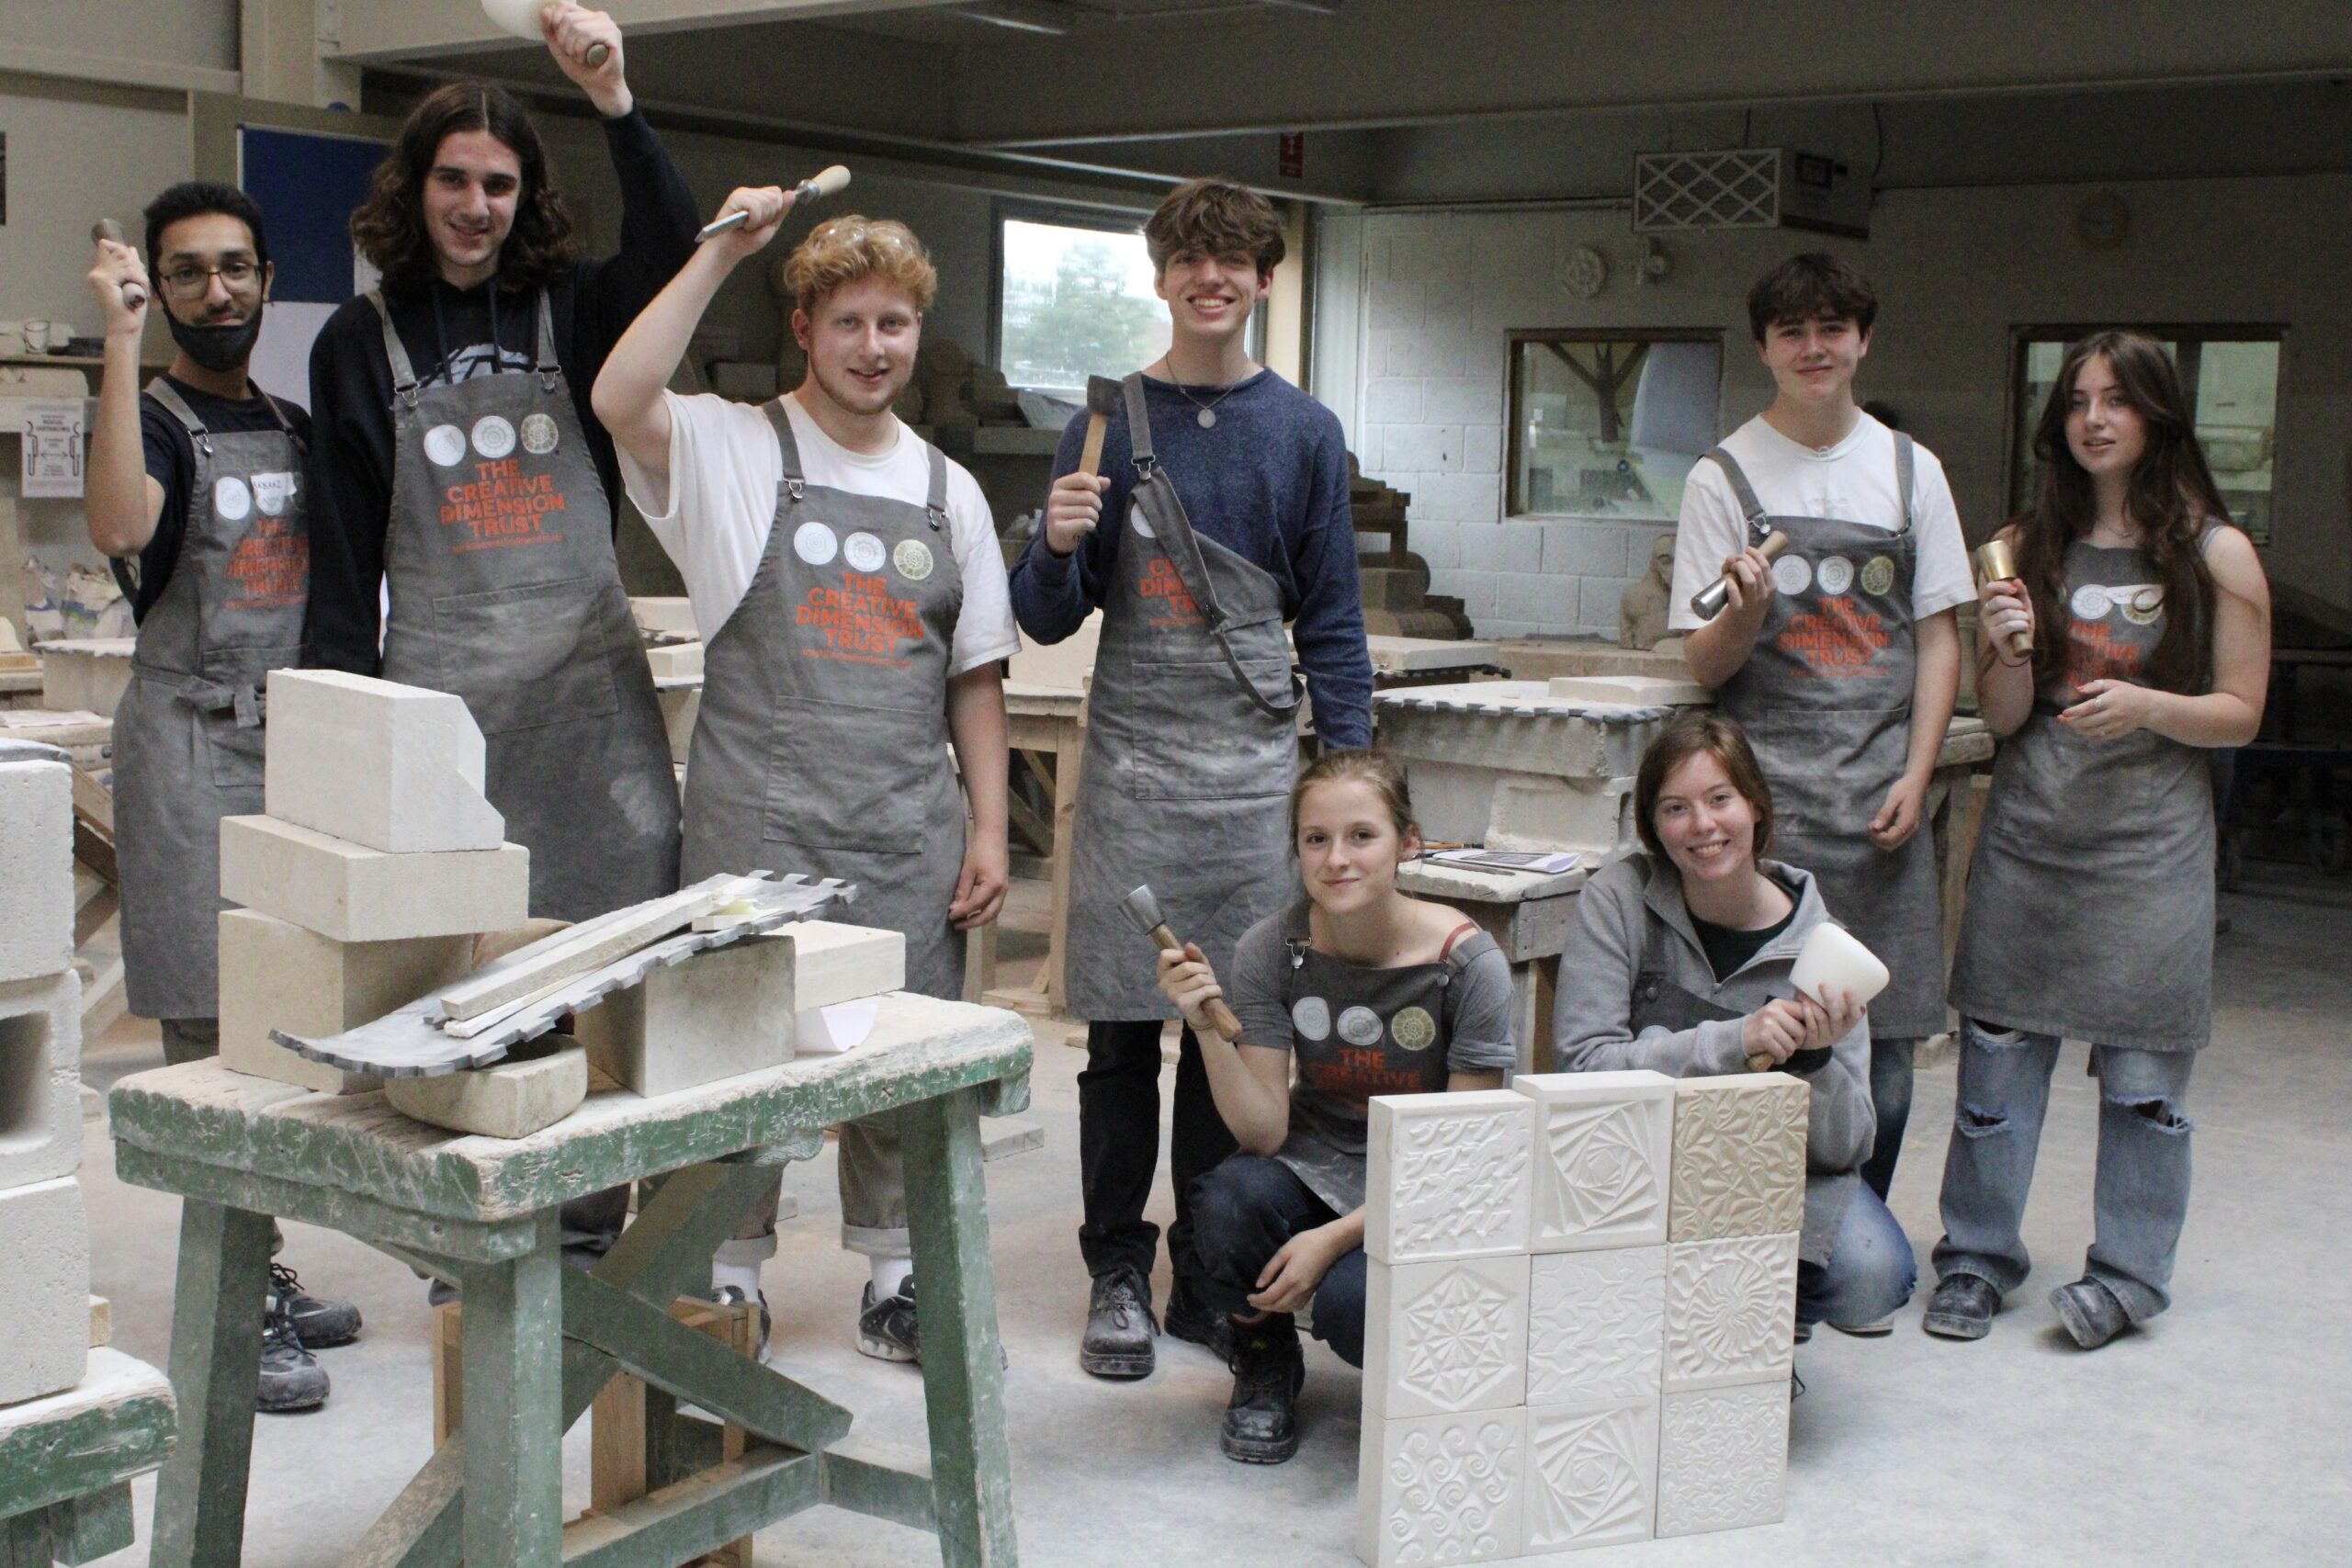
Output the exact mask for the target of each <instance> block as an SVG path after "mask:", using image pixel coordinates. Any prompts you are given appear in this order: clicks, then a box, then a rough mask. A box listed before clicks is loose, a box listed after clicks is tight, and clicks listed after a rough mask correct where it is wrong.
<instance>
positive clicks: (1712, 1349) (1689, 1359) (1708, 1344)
mask: <svg viewBox="0 0 2352 1568" xmlns="http://www.w3.org/2000/svg"><path fill="white" fill-rule="evenodd" d="M1667 1252H1668V1258H1667V1266H1666V1338H1665V1358H1666V1365H1665V1386H1666V1388H1667V1391H1668V1393H1679V1392H1682V1391H1684V1390H1687V1389H1694V1388H1719V1387H1722V1386H1724V1385H1725V1384H1728V1383H1741V1382H1758V1381H1760V1380H1765V1379H1773V1378H1778V1379H1781V1380H1783V1381H1785V1380H1786V1379H1787V1377H1788V1375H1789V1362H1790V1358H1791V1356H1792V1354H1793V1352H1794V1345H1795V1328H1796V1309H1797V1238H1796V1235H1795V1233H1793V1232H1792V1233H1790V1234H1788V1235H1747V1236H1730V1237H1726V1238H1724V1239H1723V1240H1720V1241H1682V1242H1676V1243H1675V1244H1674V1245H1673V1246H1671V1247H1668V1249H1667Z"/></svg>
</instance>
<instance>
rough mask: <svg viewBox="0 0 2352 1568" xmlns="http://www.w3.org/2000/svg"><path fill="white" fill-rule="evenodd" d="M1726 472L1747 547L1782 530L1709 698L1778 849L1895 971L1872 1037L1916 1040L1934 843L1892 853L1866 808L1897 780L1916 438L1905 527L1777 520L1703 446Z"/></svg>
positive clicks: (1939, 974) (1908, 463)
mask: <svg viewBox="0 0 2352 1568" xmlns="http://www.w3.org/2000/svg"><path fill="white" fill-rule="evenodd" d="M1707 456H1708V457H1712V458H1713V459H1714V461H1715V462H1716V463H1717V464H1718V465H1719V466H1720V467H1721V468H1723V470H1724V474H1725V475H1726V476H1727V477H1728V478H1729V479H1730V480H1731V485H1732V490H1733V491H1734V492H1735V493H1736V494H1737V495H1738V497H1739V505H1740V510H1741V511H1742V512H1743V513H1746V514H1747V528H1748V542H1749V543H1751V544H1754V543H1758V542H1760V541H1761V540H1762V539H1763V538H1764V536H1766V535H1767V534H1770V532H1771V531H1772V530H1773V529H1775V528H1778V529H1780V530H1781V532H1783V533H1785V534H1786V535H1788V536H1789V541H1790V543H1789V547H1788V549H1787V551H1786V552H1784V553H1783V554H1782V555H1781V557H1780V558H1778V559H1776V560H1775V561H1774V562H1773V563H1772V577H1773V581H1774V584H1775V592H1773V594H1772V602H1771V604H1770V607H1769V608H1768V609H1767V610H1766V611H1765V615H1764V625H1763V626H1762V628H1761V629H1760V630H1759V631H1758V633H1757V635H1756V646H1755V649H1753V650H1752V651H1751V652H1750V653H1749V654H1748V656H1747V663H1745V664H1743V665H1741V666H1740V668H1739V671H1738V672H1737V673H1736V674H1735V675H1733V676H1732V678H1731V679H1730V680H1729V681H1726V682H1724V684H1723V687H1722V688H1721V690H1719V691H1718V692H1717V693H1716V701H1717V703H1718V704H1719V705H1721V706H1722V708H1723V711H1724V712H1725V713H1727V714H1729V715H1730V716H1732V717H1734V718H1736V719H1737V720H1738V721H1739V722H1740V725H1741V726H1742V727H1743V728H1745V729H1746V730H1747V738H1748V740H1749V741H1750V743H1751V744H1753V745H1754V747H1755V748H1756V758H1757V761H1758V762H1760V763H1761V764H1762V765H1763V769H1764V777H1765V780H1766V782H1768V783H1769V784H1770V785H1771V786H1772V813H1773V825H1772V839H1773V848H1772V854H1773V856H1774V857H1775V858H1776V859H1779V860H1781V861H1783V862H1785V863H1788V864H1790V865H1794V866H1801V867H1803V868H1804V870H1806V871H1809V872H1811V873H1813V874H1814V875H1815V877H1816V878H1818V879H1819V881H1820V884H1821V894H1822V899H1823V902H1825V903H1826V904H1827V905H1828V907H1829V912H1830V913H1831V914H1833V915H1835V916H1837V917H1838V923H1839V924H1841V925H1843V926H1844V927H1846V929H1847V930H1849V931H1852V932H1853V933H1854V934H1855V935H1856V936H1858V937H1860V939H1861V940H1862V942H1864V943H1865V944H1867V945H1868V946H1869V948H1870V950H1871V952H1872V953H1877V954H1878V955H1879V957H1880V958H1881V959H1882V960H1883V961H1884V963H1885V964H1886V966H1887V968H1888V969H1889V970H1890V971H1892V972H1893V976H1894V978H1893V979H1892V980H1891V981H1890V982H1889V983H1888V985H1887V987H1886V989H1885V991H1884V992H1883V993H1882V994H1881V995H1880V996H1879V998H1878V999H1877V1000H1876V1001H1874V1002H1872V1003H1871V1037H1872V1038H1874V1039H1878V1040H1917V1039H1922V1038H1924V1037H1926V1036H1928V1035H1930V1034H1937V1033H1940V1032H1942V1030H1943V1027H1944V1005H1943V987H1942V985H1941V981H1942V978H1943V932H1942V924H1941V920H1942V911H1941V905H1940V904H1939V901H1938V892H1937V884H1936V855H1935V842H1934V837H1933V835H1931V834H1930V833H1929V832H1928V830H1927V824H1926V823H1925V822H1922V823H1921V824H1920V825H1919V830H1918V831H1917V832H1916V833H1914V834H1912V835H1911V837H1910V839H1909V840H1907V841H1906V842H1905V844H1904V845H1903V847H1902V848H1900V849H1898V850H1895V851H1894V852H1893V853H1889V852H1886V851H1884V850H1882V849H1880V848H1879V847H1878V846H1877V845H1875V844H1873V843H1871V840H1870V824H1871V818H1873V817H1875V816H1877V815H1878V810H1879V807H1881V806H1883V804H1885V800H1886V792H1887V791H1888V790H1889V789H1890V788H1892V787H1893V786H1894V782H1895V781H1896V780H1897V779H1899V778H1901V777H1902V776H1903V770H1904V767H1905V763H1906V762H1907V761H1909V757H1910V749H1911V690H1912V682H1913V675H1914V672H1915V671H1916V669H1917V649H1916V647H1915V645H1914V640H1913V635H1912V620H1911V571H1912V564H1913V562H1914V560H1915V559H1916V558H1917V553H1918V541H1917V538H1916V537H1915V536H1913V534H1912V532H1911V470H1912V446H1911V438H1910V437H1909V436H1907V435H1905V434H1903V433H1902V432H1900V431H1897V432H1895V434H1894V476H1895V489H1896V491H1897V492H1898V493H1899V494H1900V495H1901V496H1902V498H1903V522H1902V526H1901V527H1900V528H1898V529H1897V530H1896V531H1894V533H1891V534H1890V533H1888V532H1887V531H1886V530H1885V529H1883V528H1873V527H1871V526H1870V525H1867V524H1862V523H1856V522H1850V521H1848V520H1845V519H1842V518H1823V517H1792V516H1772V515H1770V514H1768V513H1766V512H1765V510H1764V505H1763V502H1760V501H1758V499H1757V497H1756V491H1755V489H1754V487H1752V486H1751V485H1749V483H1748V482H1747V475H1746V474H1745V473H1743V472H1741V471H1740V467H1739V464H1738V462H1737V461H1736V460H1735V459H1734V458H1733V457H1732V455H1731V454H1730V453H1729V452H1726V451H1724V449H1723V448H1722V447H1720V446H1719V447H1717V448H1715V450H1713V452H1710V453H1708V454H1707Z"/></svg>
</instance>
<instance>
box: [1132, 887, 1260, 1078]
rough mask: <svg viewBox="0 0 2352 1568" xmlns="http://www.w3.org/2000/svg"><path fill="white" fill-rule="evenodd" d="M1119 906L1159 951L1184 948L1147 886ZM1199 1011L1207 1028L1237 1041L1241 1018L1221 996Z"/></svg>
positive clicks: (1181, 949) (1139, 888) (1211, 1000)
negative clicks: (1207, 1016)
mask: <svg viewBox="0 0 2352 1568" xmlns="http://www.w3.org/2000/svg"><path fill="white" fill-rule="evenodd" d="M1119 908H1121V909H1123V910H1125V912H1126V917H1127V919H1130V920H1132V921H1133V922H1135V928H1136V930H1137V931H1141V932H1143V934H1144V935H1146V936H1148V937H1149V938H1150V939H1151V940H1152V941H1153V942H1157V943H1159V946H1160V948H1161V949H1162V950H1163V951H1166V950H1173V951H1175V952H1177V953H1182V952H1183V951H1184V944H1183V942H1181V941H1179V940H1177V936H1176V933H1175V932H1174V931H1170V930H1169V929H1168V922H1167V921H1166V920H1163V919H1160V918H1159V899H1158V898H1156V897H1152V892H1151V888H1150V886H1149V885H1148V884H1147V885H1146V886H1142V887H1138V888H1136V890H1135V891H1134V892H1132V893H1130V894H1128V895H1127V896H1126V897H1125V898H1124V899H1121V900H1120V902H1119ZM1201 1010H1202V1011H1203V1012H1204V1013H1206V1014H1208V1015H1209V1027H1210V1028H1211V1029H1214V1030H1216V1032H1218V1033H1219V1034H1222V1035H1224V1036H1225V1037H1226V1038H1227V1040H1230V1041H1232V1042H1233V1043H1235V1044H1237V1045H1238V1044H1239V1043H1241V1021H1240V1020H1239V1019H1238V1018H1236V1017H1234V1016H1233V1010H1232V1009H1231V1008H1229V1007H1227V1006H1226V1005H1225V998H1222V997H1211V998H1209V999H1208V1001H1207V1003H1206V1004H1205V1005H1204V1006H1203V1007H1202V1009H1201Z"/></svg>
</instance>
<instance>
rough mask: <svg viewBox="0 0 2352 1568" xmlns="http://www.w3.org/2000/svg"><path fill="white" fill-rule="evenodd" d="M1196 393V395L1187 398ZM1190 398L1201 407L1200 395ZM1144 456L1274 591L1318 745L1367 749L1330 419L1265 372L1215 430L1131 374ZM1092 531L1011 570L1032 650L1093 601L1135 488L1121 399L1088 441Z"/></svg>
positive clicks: (1079, 422) (1082, 431) (1190, 407)
mask: <svg viewBox="0 0 2352 1568" xmlns="http://www.w3.org/2000/svg"><path fill="white" fill-rule="evenodd" d="M1195 391H1196V393H1197V392H1198V389H1195ZM1198 395H1200V398H1201V401H1202V402H1204V403H1205V402H1208V401H1210V400H1212V399H1213V398H1214V396H1215V394H1214V393H1204V394H1198ZM1144 398H1145V402H1146V406H1147V407H1148V409H1149V410H1150V412H1151V434H1152V446H1153V448H1154V457H1156V458H1157V460H1158V462H1159V466H1160V467H1161V468H1165V469H1167V470H1168V477H1169V478H1170V479H1172V480H1173V481H1174V482H1175V485H1176V493H1177V495H1178V497H1179V498H1180V499H1182V502H1183V503H1184V514H1185V515H1186V516H1187V517H1189V518H1191V519H1192V521H1193V532H1195V533H1197V534H1199V535H1200V536H1202V537H1203V538H1206V539H1214V540H1216V542H1217V543H1218V544H1220V545H1222V546H1224V547H1226V548H1227V549H1228V550H1231V551H1232V552H1233V553H1234V554H1235V555H1238V556H1239V557H1240V558H1242V559H1244V560H1247V561H1250V562H1251V563H1252V564H1254V565H1256V566H1258V567H1260V568H1261V569H1262V570H1265V571H1267V572H1269V573H1271V574H1272V577H1273V579H1274V581H1277V582H1279V583H1280V584H1281V585H1282V592H1283V619H1284V620H1287V621H1289V622H1291V623H1292V625H1291V636H1292V639H1293V640H1294V641H1295V643H1296V644H1297V647H1298V661H1299V663H1300V665H1301V666H1303V667H1304V668H1305V670H1306V689H1307V694H1308V695H1309V696H1310V697H1312V698H1313V699H1314V703H1315V730H1316V734H1317V736H1318V737H1319V738H1320V739H1321V740H1322V742H1323V744H1324V745H1325V746H1326V747H1355V746H1369V745H1371V744H1372V657H1371V655H1370V654H1369V653H1367V652H1366V651H1365V649H1364V640H1363V584H1362V582H1361V581H1360V580H1359V579H1358V578H1357V576H1356V535H1355V522H1354V519H1353V518H1352V517H1351V515H1350V514H1349V511H1348V444H1347V438H1346V437H1345V436H1344V435H1343V434H1341V433H1340V422H1339V420H1338V419H1337V418H1336V417H1335V416H1334V415H1333V414H1332V412H1331V411H1330V410H1329V409H1327V408H1325V407H1324V406H1323V405H1322V404H1321V403H1318V402H1317V401H1316V400H1314V399H1313V398H1310V397H1308V396H1307V395H1306V393H1305V392H1302V391H1300V390H1299V389H1297V388H1295V387H1294V386H1292V385H1291V384H1290V383H1289V382H1287V381H1285V380H1283V378H1281V377H1279V376H1277V375H1275V374H1274V373H1273V372H1272V371H1271V370H1261V371H1260V372H1259V373H1258V374H1257V375H1255V376H1252V377H1251V378H1250V379H1248V380H1247V381H1243V382H1240V383H1238V385H1237V386H1236V387H1235V389H1233V391H1232V392H1231V393H1230V394H1229V395H1227V397H1226V398H1225V400H1223V401H1222V402H1218V403H1217V404H1216V428H1215V429H1212V430H1204V429H1202V428H1201V426H1200V423H1199V421H1198V418H1197V416H1198V414H1199V412H1200V411H1199V409H1198V408H1197V407H1196V406H1195V405H1194V404H1193V402H1192V401H1190V400H1187V399H1186V398H1185V396H1184V394H1183V393H1182V392H1180V391H1178V390H1177V389H1175V387H1173V386H1172V385H1170V383H1168V382H1166V381H1159V380H1154V379H1152V378H1149V377H1147V378H1145V379H1144ZM1085 442H1086V419H1085V416H1084V415H1082V414H1081V415H1080V417H1078V418H1076V419H1073V420H1071V421H1070V422H1069V428H1068V429H1067V430H1065V431H1063V432H1062V445H1061V450H1060V451H1059V452H1058V453H1057V454H1056V455H1055V457H1054V478H1055V479H1060V478H1061V477H1062V476H1063V475H1064V474H1068V473H1070V472H1073V471H1075V470H1076V468H1078V456H1079V451H1080V448H1081V447H1082V446H1084V445H1085ZM1102 471H1103V475H1104V477H1105V478H1107V479H1110V481H1111V488H1110V490H1109V491H1108V492H1106V493H1105V494H1104V495H1103V526H1100V527H1098V528H1096V529H1095V530H1094V532H1093V533H1091V534H1090V535H1089V536H1087V537H1086V539H1085V540H1084V542H1082V543H1081V544H1080V546H1079V547H1078V548H1077V549H1076V550H1075V551H1073V552H1071V553H1070V554H1069V556H1066V557H1065V556H1057V555H1055V554H1054V553H1053V551H1051V550H1049V549H1047V548H1046V533H1045V529H1044V528H1043V527H1042V526H1041V527H1040V528H1039V529H1038V530H1037V533H1036V536H1035V537H1034V538H1032V539H1031V540H1030V541H1029V548H1028V550H1027V551H1026V552H1025V553H1023V556H1022V558H1021V559H1020V560H1019V561H1018V562H1017V563H1016V564H1015V565H1014V566H1013V569H1012V613H1013V615H1015V616H1016V617H1018V618H1019V620H1020V622H1021V626H1022V629H1023V631H1026V632H1027V633H1028V634H1029V635H1030V636H1031V637H1034V638H1035V639H1036V640H1037V641H1039V642H1044V643H1051V642H1059V641H1061V639H1062V638H1064V637H1068V636H1069V635H1070V634H1071V633H1072V632H1074V631H1076V630H1077V629H1078V628H1079V626H1080V623H1082V622H1083V621H1084V620H1085V619H1086V617H1087V615H1088V614H1089V612H1091V610H1093V609H1094V607H1095V606H1096V605H1098V604H1101V603H1102V602H1103V588H1104V585H1105V584H1107V583H1108V582H1110V581H1112V567H1113V565H1114V562H1115V561H1116V560H1117V558H1118V550H1119V544H1120V541H1121V540H1122V539H1123V538H1125V536H1126V532H1127V531H1126V530H1125V528H1123V527H1119V526H1116V525H1117V524H1118V523H1119V522H1121V521H1122V520H1124V519H1125V516H1126V514H1127V497H1128V494H1129V493H1130V492H1131V491H1133V490H1134V488H1135V479H1136V468H1135V445H1134V443H1133V442H1132V441H1130V440H1129V439H1128V436H1127V412H1126V405H1125V402H1124V401H1122V402H1121V404H1120V406H1119V409H1118V412H1115V413H1114V414H1112V416H1111V418H1110V422H1109V424H1108V427H1107V428H1106V429H1105V430H1104V431H1103V470H1102Z"/></svg>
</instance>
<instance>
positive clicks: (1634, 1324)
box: [1527, 1247, 1667, 1405]
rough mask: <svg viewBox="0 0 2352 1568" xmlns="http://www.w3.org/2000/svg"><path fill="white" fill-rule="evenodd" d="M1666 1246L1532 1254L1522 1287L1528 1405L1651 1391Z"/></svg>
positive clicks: (1660, 1334)
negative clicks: (1531, 1262) (1525, 1326)
mask: <svg viewBox="0 0 2352 1568" xmlns="http://www.w3.org/2000/svg"><path fill="white" fill-rule="evenodd" d="M1666 1250H1667V1249H1666V1248H1665V1247H1615V1248H1611V1250H1609V1251H1606V1252H1545V1253H1538V1254H1537V1255H1536V1256H1535V1258H1534V1262H1533V1267H1532V1269H1530V1270H1529V1274H1528V1286H1527V1325H1528V1327H1527V1403H1528V1404H1531V1405H1532V1404H1589V1403H1592V1402H1595V1401H1609V1400H1627V1399H1638V1398H1641V1397H1643V1396H1645V1395H1651V1396H1655V1395H1656V1394H1657V1390H1658V1379H1659V1375H1660V1373H1659V1368H1660V1355H1661V1351H1662V1348H1663V1345H1664V1340H1665V1334H1666Z"/></svg>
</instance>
